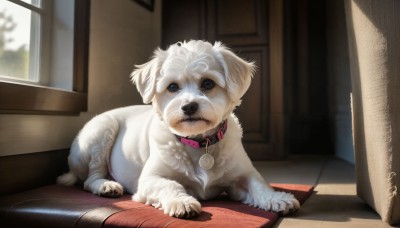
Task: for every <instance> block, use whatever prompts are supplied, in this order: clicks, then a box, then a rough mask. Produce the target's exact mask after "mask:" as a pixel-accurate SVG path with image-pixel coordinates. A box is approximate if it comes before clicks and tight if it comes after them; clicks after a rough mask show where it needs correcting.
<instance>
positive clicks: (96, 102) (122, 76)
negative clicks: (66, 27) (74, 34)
mask: <svg viewBox="0 0 400 228" xmlns="http://www.w3.org/2000/svg"><path fill="white" fill-rule="evenodd" d="M160 43H161V1H156V7H155V10H154V12H150V11H148V10H146V9H145V8H143V7H141V6H140V5H138V4H137V3H135V2H134V1H131V0H119V1H110V0H94V1H92V3H91V23H90V47H89V48H90V50H89V108H88V112H86V113H81V114H80V115H79V116H53V115H16V114H1V115H0V156H6V155H15V154H25V153H32V152H41V151H50V150H58V149H64V148H68V147H69V146H70V144H71V142H72V140H73V138H74V136H75V135H76V134H77V133H78V131H79V129H80V128H81V127H82V126H83V124H84V123H85V122H86V121H87V120H89V119H90V118H91V117H93V116H94V115H96V114H99V113H101V112H103V111H105V110H108V109H111V108H116V107H120V106H126V105H132V104H140V103H141V98H140V96H139V95H138V93H137V92H136V89H135V87H134V86H133V85H132V84H131V83H130V78H129V75H130V73H131V71H132V69H133V68H134V65H135V64H142V63H144V62H146V61H147V60H148V59H149V57H150V56H151V54H152V52H153V50H154V49H155V48H156V47H158V46H159V45H160Z"/></svg>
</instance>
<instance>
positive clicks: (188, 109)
mask: <svg viewBox="0 0 400 228" xmlns="http://www.w3.org/2000/svg"><path fill="white" fill-rule="evenodd" d="M181 109H182V111H183V113H185V115H188V116H191V115H193V114H195V113H196V111H197V109H199V104H197V103H196V102H190V103H189V104H185V105H184V106H182V107H181Z"/></svg>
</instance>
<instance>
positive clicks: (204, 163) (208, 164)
mask: <svg viewBox="0 0 400 228" xmlns="http://www.w3.org/2000/svg"><path fill="white" fill-rule="evenodd" d="M199 165H200V167H201V168H203V169H205V170H209V169H211V168H212V167H213V166H214V157H213V156H212V155H210V154H208V153H205V154H203V155H202V156H201V157H200V160H199Z"/></svg>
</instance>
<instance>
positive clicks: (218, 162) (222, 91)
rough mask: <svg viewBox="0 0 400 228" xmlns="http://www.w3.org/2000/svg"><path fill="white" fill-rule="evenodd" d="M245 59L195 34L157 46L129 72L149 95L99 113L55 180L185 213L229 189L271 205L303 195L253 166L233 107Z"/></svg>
mask: <svg viewBox="0 0 400 228" xmlns="http://www.w3.org/2000/svg"><path fill="white" fill-rule="evenodd" d="M254 68H255V67H254V65H253V63H248V62H246V61H244V60H242V59H240V58H239V57H238V56H236V55H235V54H234V53H233V52H231V51H230V50H228V49H227V48H226V47H224V46H223V45H221V43H219V42H216V43H215V44H214V45H212V44H210V43H208V42H204V41H189V42H183V43H177V44H174V45H171V46H170V47H169V48H168V49H167V50H166V51H163V50H161V49H158V50H156V51H155V54H154V57H153V58H152V59H151V60H150V61H149V62H147V63H145V64H143V65H140V66H137V69H135V70H134V71H133V73H132V81H133V82H134V83H135V84H136V86H137V89H138V90H139V92H140V94H141V95H142V98H143V102H144V103H146V104H147V103H150V102H151V103H152V106H132V107H125V108H120V109H115V110H111V111H108V112H105V113H104V114H101V115H98V116H96V117H94V118H93V119H92V120H91V121H89V122H88V123H87V124H86V125H85V127H84V128H83V129H82V130H81V132H80V133H79V135H78V136H77V138H76V139H75V141H74V142H73V144H72V148H71V153H70V155H69V158H68V162H69V167H70V172H69V173H67V174H64V175H62V176H60V177H59V178H58V183H60V184H64V185H73V184H75V183H76V182H77V181H78V180H81V181H84V188H85V189H86V190H88V191H91V192H93V193H94V194H98V195H100V196H106V197H118V196H120V195H122V194H123V192H124V191H126V192H128V193H131V194H134V195H133V197H132V199H133V200H134V201H136V202H142V203H145V204H148V205H153V206H154V207H156V208H160V209H162V210H163V211H164V213H165V214H168V215H170V216H174V217H178V218H190V217H194V216H197V215H198V214H199V213H200V211H201V205H200V203H199V200H206V199H210V198H213V197H216V196H218V195H219V194H221V193H222V192H226V193H228V194H229V196H230V197H231V198H232V199H233V200H238V201H242V202H243V203H245V204H249V205H252V206H255V207H258V208H262V209H264V210H267V211H274V212H280V213H282V214H286V213H288V212H291V211H295V210H297V209H298V208H299V207H300V205H299V202H298V201H297V200H296V199H295V198H294V196H293V195H292V194H288V193H284V192H276V191H274V189H272V188H271V187H270V186H269V185H267V184H266V183H265V181H264V179H263V177H262V176H261V175H260V174H259V173H258V172H257V171H256V169H255V168H254V167H253V165H252V163H251V161H250V159H249V157H248V156H247V154H246V152H245V150H244V148H243V145H242V143H241V138H242V128H241V126H240V124H239V121H238V119H237V118H236V117H235V115H234V114H233V110H234V109H235V107H236V106H238V105H239V104H240V102H241V100H240V99H241V97H242V96H243V95H244V93H245V92H246V90H247V89H248V88H249V86H250V82H251V78H252V75H253V72H254Z"/></svg>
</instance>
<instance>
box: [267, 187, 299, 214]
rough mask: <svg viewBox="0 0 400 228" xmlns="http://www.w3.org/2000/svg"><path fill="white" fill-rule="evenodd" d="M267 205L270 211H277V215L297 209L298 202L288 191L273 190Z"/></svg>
mask: <svg viewBox="0 0 400 228" xmlns="http://www.w3.org/2000/svg"><path fill="white" fill-rule="evenodd" d="M268 206H270V208H269V210H270V211H273V212H277V213H278V214H279V215H287V214H289V213H293V212H295V211H297V210H298V209H299V208H300V203H299V201H298V200H297V199H296V198H295V197H294V196H293V195H292V194H290V193H286V192H274V193H273V195H272V197H271V198H270V203H269V205H268Z"/></svg>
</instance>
